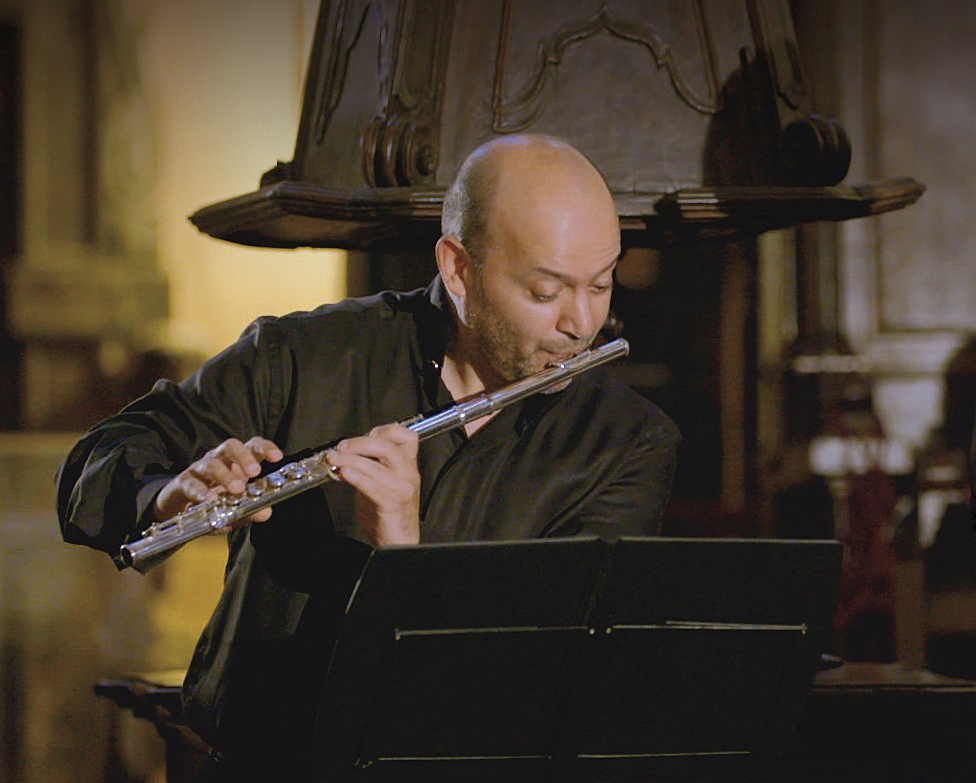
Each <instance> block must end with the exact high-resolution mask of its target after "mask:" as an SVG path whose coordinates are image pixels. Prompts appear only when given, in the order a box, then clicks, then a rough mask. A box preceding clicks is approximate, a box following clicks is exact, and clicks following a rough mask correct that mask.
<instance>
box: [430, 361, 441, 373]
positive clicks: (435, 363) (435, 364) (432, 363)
mask: <svg viewBox="0 0 976 783" xmlns="http://www.w3.org/2000/svg"><path fill="white" fill-rule="evenodd" d="M430 366H431V367H432V368H433V369H435V370H437V371H438V372H440V369H441V365H440V362H438V361H437V359H431V360H430Z"/></svg>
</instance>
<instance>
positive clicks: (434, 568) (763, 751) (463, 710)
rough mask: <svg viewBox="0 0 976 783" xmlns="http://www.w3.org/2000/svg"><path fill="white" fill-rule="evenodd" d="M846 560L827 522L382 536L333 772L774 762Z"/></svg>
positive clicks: (335, 712) (333, 741)
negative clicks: (410, 541)
mask: <svg viewBox="0 0 976 783" xmlns="http://www.w3.org/2000/svg"><path fill="white" fill-rule="evenodd" d="M840 564H841V547H840V545H839V544H837V543H836V542H826V541H817V542H799V541H765V540H764V541H760V540H728V539H723V540H715V539H665V538H630V539H626V538H625V539H621V540H619V541H617V542H613V543H610V542H605V541H600V540H596V539H572V540H567V539H562V540H547V541H530V542H517V543H478V544H444V545H425V546H418V547H409V548H400V549H383V550H379V551H377V552H375V553H374V554H373V556H372V558H371V560H370V562H369V564H368V565H367V568H366V570H365V571H364V573H363V577H362V579H361V581H360V583H359V585H358V587H357V590H356V592H355V594H354V596H353V599H352V601H351V602H350V606H349V609H348V612H347V616H346V618H345V620H344V624H343V630H342V632H341V634H340V637H339V640H338V642H337V644H336V647H335V651H334V654H333V658H332V663H331V667H330V670H329V674H328V677H327V680H326V685H325V689H324V692H323V699H322V703H321V709H320V713H319V720H318V724H317V728H316V753H317V759H316V762H317V775H318V777H316V778H315V779H316V780H320V781H323V782H324V781H329V782H330V783H332V782H333V781H349V782H350V783H353V782H354V781H395V783H409V782H411V781H417V782H418V783H419V781H424V783H436V782H437V781H444V783H447V782H448V781H450V783H469V782H470V783H474V782H475V781H478V783H481V782H482V781H484V782H485V783H487V782H488V781H492V782H495V781H505V782H506V783H509V782H511V783H516V782H521V781H525V783H530V782H531V783H539V782H540V781H547V780H551V781H559V783H565V782H566V781H579V782H580V783H584V782H589V781H593V782H594V783H595V782H596V781H614V782H616V781H651V780H672V779H678V780H702V779H735V778H736V777H741V776H755V775H757V774H762V772H763V771H764V770H765V769H767V768H768V766H769V764H770V763H771V762H772V761H773V760H775V758H776V757H777V756H778V755H779V754H780V753H781V752H782V751H783V750H784V749H785V744H786V741H787V740H788V738H789V735H790V732H791V731H792V727H793V725H794V723H795V721H796V719H797V717H798V715H799V713H800V711H801V709H802V705H803V701H804V699H805V697H806V693H807V691H808V690H809V687H810V685H811V683H812V680H813V676H814V674H815V672H816V669H817V664H818V662H819V658H820V653H821V652H822V651H823V650H824V649H825V644H826V639H827V634H828V633H829V628H830V622H831V617H832V611H833V603H834V600H835V596H836V590H837V584H838V582H839V578H840Z"/></svg>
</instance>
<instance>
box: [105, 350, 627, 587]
mask: <svg viewBox="0 0 976 783" xmlns="http://www.w3.org/2000/svg"><path fill="white" fill-rule="evenodd" d="M629 350H630V346H629V345H628V343H627V341H626V340H624V339H619V338H618V339H616V340H613V341H612V342H609V343H607V344H606V345H603V346H601V347H599V348H592V349H589V350H586V351H583V352H582V353H580V354H578V355H576V356H573V357H572V358H570V359H566V360H565V361H561V362H555V363H553V364H551V365H549V366H548V367H546V368H545V369H543V370H540V371H539V372H537V373H535V374H533V375H530V376H528V377H526V378H522V379H521V380H518V381H515V382H514V383H510V384H509V385H507V386H503V387H502V388H500V389H497V390H496V391H493V392H485V393H484V394H479V395H476V396H474V397H471V398H469V399H467V400H463V401H461V402H458V403H457V404H455V405H452V406H451V407H449V408H445V409H444V410H442V411H439V412H437V413H432V414H430V415H427V416H425V415H422V414H421V415H418V416H415V417H414V418H412V419H408V420H407V421H404V422H401V424H403V426H405V427H406V428H407V429H409V430H413V431H414V432H416V433H417V435H418V437H419V438H420V440H426V439H427V438H432V437H433V436H434V435H439V434H440V433H442V432H447V431H448V430H452V429H455V428H457V427H463V426H464V425H465V424H467V423H468V422H472V421H475V420H477V419H480V418H482V417H484V416H488V415H490V414H492V413H494V412H495V411H499V410H501V409H502V408H504V407H505V406H507V405H511V404H512V403H514V402H518V401H519V400H522V399H525V398H526V397H529V396H530V395H532V394H535V393H537V392H545V391H548V390H553V388H554V387H557V386H559V385H560V384H561V383H563V382H565V381H567V380H569V379H570V378H573V377H575V376H577V375H579V374H580V373H582V372H585V371H586V370H589V369H591V368H593V367H596V366H598V365H601V364H603V363H605V362H609V361H611V360H612V359H616V358H618V357H621V356H626V355H627V353H628V352H629ZM328 453H329V449H323V450H322V451H317V452H315V453H314V454H312V455H311V456H308V457H305V458H304V459H300V460H298V461H296V462H289V463H288V464H287V465H284V466H282V467H280V468H278V469H277V470H276V471H274V472H273V473H268V474H267V475H265V476H261V477H260V478H256V479H253V480H252V481H249V482H248V483H247V485H246V486H245V489H244V491H243V492H241V493H240V494H237V495H232V494H229V493H227V494H222V495H220V496H219V497H217V498H215V499H213V500H207V501H204V502H202V503H197V504H195V505H192V506H189V507H188V508H187V509H186V510H185V511H182V512H180V513H179V514H177V515H176V516H174V517H171V518H170V519H166V520H163V521H162V522H156V523H155V524H153V525H152V526H150V527H149V528H148V529H147V530H146V531H145V533H143V536H142V538H140V539H138V540H137V541H132V542H130V543H127V544H124V545H123V546H122V548H121V549H120V550H119V553H118V554H117V555H116V556H115V557H114V560H115V564H116V566H118V568H119V569H120V570H121V569H123V568H128V567H131V568H134V569H135V570H136V571H139V572H141V573H145V572H146V571H148V570H149V569H150V568H152V566H153V565H155V564H156V563H157V562H159V561H160V560H161V559H162V558H163V557H164V556H165V555H166V554H168V553H169V552H170V551H172V550H173V549H176V548H177V547H179V546H182V545H183V544H185V543H187V542H188V541H192V540H193V539H195V538H199V537H200V536H203V535H206V534H207V533H210V532H212V531H214V530H220V529H223V528H227V527H229V526H232V525H235V524H237V523H239V522H241V521H242V520H245V519H247V518H248V517H249V516H251V514H254V513H255V512H257V511H260V510H261V509H263V508H267V507H268V506H271V505H274V504H275V503H278V502H279V501H282V500H285V499H286V498H290V497H292V496H294V495H297V494H299V493H300V492H304V491H305V490H307V489H311V488H312V487H317V486H319V485H320V484H324V483H325V482H327V481H329V480H330V479H335V480H338V476H337V475H336V473H335V471H334V470H333V469H332V466H331V465H329V463H328V461H327V460H326V455H327V454H328Z"/></svg>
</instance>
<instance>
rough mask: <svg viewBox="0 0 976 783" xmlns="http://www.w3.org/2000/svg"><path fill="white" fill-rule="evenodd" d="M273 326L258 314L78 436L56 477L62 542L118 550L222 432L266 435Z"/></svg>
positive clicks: (275, 378)
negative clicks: (178, 374) (235, 336)
mask: <svg viewBox="0 0 976 783" xmlns="http://www.w3.org/2000/svg"><path fill="white" fill-rule="evenodd" d="M272 324H273V320H272V319H260V320H258V321H255V322H254V324H252V325H251V326H250V327H249V328H248V329H247V330H246V331H245V332H244V334H243V335H242V336H241V338H240V339H239V340H238V342H237V343H235V344H234V345H232V346H231V347H230V348H228V349H226V350H225V351H223V352H222V353H220V354H218V355H217V356H215V357H214V358H213V359H211V360H210V361H208V362H207V363H206V364H205V365H204V366H203V367H202V368H201V369H200V370H199V371H198V372H196V373H194V374H193V375H191V376H190V377H189V378H188V379H186V380H185V381H183V382H182V383H179V384H175V383H172V382H171V381H165V380H163V381H158V382H157V383H156V384H155V386H154V387H153V389H152V391H150V392H149V393H148V394H146V395H145V396H144V397H141V398H140V399H138V400H136V401H135V402H133V403H132V404H131V405H129V406H127V407H126V408H124V409H123V410H122V411H121V412H120V413H118V414H116V415H114V416H111V417H109V418H108V419H105V420H104V421H102V422H101V423H100V424H98V425H97V426H95V427H94V428H93V429H92V430H91V431H89V432H88V433H87V434H86V435H85V436H84V437H83V438H82V439H81V441H80V442H79V443H78V444H77V445H76V446H75V447H74V448H73V449H72V450H71V452H70V453H69V454H68V456H67V458H66V459H65V461H64V462H63V463H62V465H61V467H60V468H59V470H58V476H57V507H58V518H59V521H60V524H61V532H62V535H63V537H64V539H65V541H68V542H70V543H76V544H84V545H87V546H91V547H94V548H96V549H100V550H104V551H106V552H108V553H110V554H115V553H117V552H118V548H119V546H121V545H122V544H123V543H124V542H125V541H126V540H129V539H131V538H134V537H137V536H138V534H139V533H141V532H142V531H143V530H144V529H145V528H146V527H148V525H149V523H150V521H151V519H150V517H151V514H150V509H151V506H152V503H153V502H154V500H155V497H156V495H157V494H158V493H159V491H160V490H161V489H162V488H163V486H165V484H166V483H167V481H168V480H169V479H171V478H172V477H173V476H175V475H176V474H178V473H179V472H181V471H182V470H183V469H185V468H186V467H187V466H189V465H190V464H191V463H192V462H193V461H194V460H196V459H198V458H200V457H201V456H203V454H205V453H206V452H207V451H208V450H210V449H212V448H214V447H215V446H217V445H218V444H220V443H221V442H223V441H224V440H226V439H227V438H230V437H236V438H240V439H241V440H247V439H248V438H251V437H253V436H254V435H263V436H264V437H269V433H270V432H272V431H273V429H274V426H275V419H276V418H277V416H278V415H279V413H278V410H277V409H278V408H279V407H280V400H281V398H282V396H281V385H282V383H283V381H282V378H281V367H282V364H281V361H280V358H279V354H280V348H279V346H278V344H277V340H276V336H275V334H276V333H275V330H274V329H273V325H272Z"/></svg>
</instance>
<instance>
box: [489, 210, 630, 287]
mask: <svg viewBox="0 0 976 783" xmlns="http://www.w3.org/2000/svg"><path fill="white" fill-rule="evenodd" d="M607 201H608V202H609V204H610V205H611V206H610V207H608V206H607V204H606V203H604V204H599V203H598V204H593V203H592V202H591V201H590V200H587V199H555V200H547V201H542V202H539V203H537V204H530V205H526V204H524V203H522V204H519V203H518V202H515V203H511V204H505V203H504V202H502V203H499V204H498V209H496V210H494V214H493V216H492V217H493V219H492V220H490V221H489V251H490V252H489V253H488V258H487V260H488V262H489V263H495V264H499V265H500V266H501V267H502V268H504V269H506V270H507V271H509V272H511V273H517V274H520V275H532V274H555V275H557V276H559V275H562V276H566V277H571V278H575V279H585V280H588V279H590V278H592V277H594V276H597V275H599V274H601V273H603V272H605V271H607V270H609V269H610V268H612V266H613V263H614V261H615V260H616V259H617V257H618V256H619V255H620V228H619V222H618V219H617V215H616V211H615V210H614V209H612V201H609V198H608V199H607Z"/></svg>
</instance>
